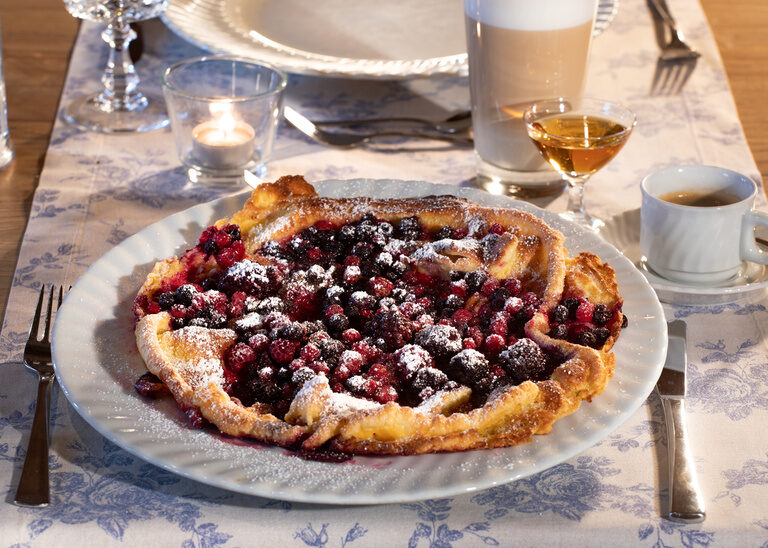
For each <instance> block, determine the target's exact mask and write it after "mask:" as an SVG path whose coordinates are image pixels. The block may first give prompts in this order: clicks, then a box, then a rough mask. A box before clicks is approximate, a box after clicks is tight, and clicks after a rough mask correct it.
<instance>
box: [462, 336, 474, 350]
mask: <svg viewBox="0 0 768 548" xmlns="http://www.w3.org/2000/svg"><path fill="white" fill-rule="evenodd" d="M461 346H462V347H463V348H464V349H470V350H475V349H476V348H477V343H476V342H475V339H472V338H467V339H464V340H463V341H461Z"/></svg>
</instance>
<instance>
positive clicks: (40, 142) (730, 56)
mask: <svg viewBox="0 0 768 548" xmlns="http://www.w3.org/2000/svg"><path fill="white" fill-rule="evenodd" d="M700 1H701V3H702V5H703V7H704V10H705V12H706V14H707V17H708V18H709V21H710V24H711V26H712V30H713V32H714V34H715V38H716V40H717V44H718V46H719V48H720V52H721V54H722V57H723V61H724V63H725V68H726V70H727V72H728V78H729V80H730V83H731V88H732V90H733V95H734V97H735V99H736V105H737V107H738V110H739V115H740V117H741V121H742V124H743V127H744V131H745V133H746V136H747V140H748V142H749V146H750V148H751V150H752V154H753V155H754V157H755V161H756V162H757V166H758V169H759V170H760V173H761V174H762V177H763V180H764V181H766V180H768V125H767V124H766V121H767V120H768V101H766V96H767V95H766V94H767V93H768V70H766V67H768V40H765V38H764V32H765V31H764V29H766V28H768V2H766V0H739V1H738V2H734V1H733V0H700ZM0 24H1V29H2V46H3V50H2V55H3V64H4V67H3V68H4V71H5V83H6V89H7V95H8V119H9V125H10V130H11V138H12V140H13V144H14V147H15V149H16V158H15V160H14V161H13V163H12V164H11V165H10V166H9V167H8V168H6V169H5V170H4V171H2V172H0V196H2V198H0V312H2V313H3V314H4V312H5V303H6V301H7V296H8V291H9V288H10V285H11V282H12V278H13V272H14V270H15V266H16V257H17V255H18V251H19V246H20V244H21V239H22V236H23V234H24V229H25V227H26V223H27V217H28V215H29V210H30V206H31V202H32V196H33V194H34V191H35V188H36V187H37V182H38V179H39V176H40V170H41V169H42V165H43V160H44V158H45V151H46V148H47V146H48V139H49V136H50V132H51V128H52V127H53V121H54V116H55V115H56V111H57V105H58V100H59V93H60V92H61V87H62V85H63V83H64V76H65V74H66V70H67V62H68V60H69V54H70V51H71V49H72V45H73V43H74V39H75V35H76V33H77V28H78V22H77V20H75V19H74V18H72V17H71V16H70V15H69V14H68V13H67V12H66V10H65V9H64V5H63V3H62V2H61V0H0Z"/></svg>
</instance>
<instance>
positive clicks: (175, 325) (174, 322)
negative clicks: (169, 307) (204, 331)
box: [171, 318, 184, 329]
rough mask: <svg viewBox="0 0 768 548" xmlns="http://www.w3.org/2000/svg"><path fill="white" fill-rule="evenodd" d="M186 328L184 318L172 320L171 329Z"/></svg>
mask: <svg viewBox="0 0 768 548" xmlns="http://www.w3.org/2000/svg"><path fill="white" fill-rule="evenodd" d="M182 327H184V318H171V329H181V328H182Z"/></svg>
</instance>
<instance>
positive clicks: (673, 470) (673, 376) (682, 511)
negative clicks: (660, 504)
mask: <svg viewBox="0 0 768 548" xmlns="http://www.w3.org/2000/svg"><path fill="white" fill-rule="evenodd" d="M667 332H668V334H669V344H668V346H667V359H666V361H665V363H664V369H663V370H662V371H661V375H660V376H659V380H658V381H657V383H656V389H657V390H658V392H659V395H660V396H661V402H662V405H663V407H664V418H665V422H666V424H667V452H668V455H669V480H670V482H671V487H670V489H669V512H668V513H667V514H666V518H667V519H669V520H672V521H676V522H681V523H700V522H702V521H704V518H705V517H706V513H705V511H704V501H703V498H702V496H701V491H700V489H699V484H698V480H697V478H696V469H695V466H694V462H693V457H692V455H691V447H690V444H689V443H688V431H687V427H686V421H685V390H686V382H685V372H686V366H687V363H688V355H687V352H686V325H685V322H683V321H681V320H674V321H671V322H669V323H668V324H667Z"/></svg>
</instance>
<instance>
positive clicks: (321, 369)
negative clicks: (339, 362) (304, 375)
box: [307, 360, 331, 376]
mask: <svg viewBox="0 0 768 548" xmlns="http://www.w3.org/2000/svg"><path fill="white" fill-rule="evenodd" d="M307 367H309V368H310V369H311V370H312V371H314V372H315V373H317V374H318V375H325V376H328V374H329V373H330V372H331V369H330V368H329V367H328V364H327V363H325V362H324V361H323V360H315V361H313V362H311V363H310V364H309V365H307Z"/></svg>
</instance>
